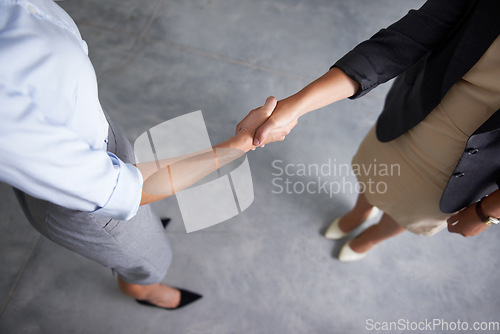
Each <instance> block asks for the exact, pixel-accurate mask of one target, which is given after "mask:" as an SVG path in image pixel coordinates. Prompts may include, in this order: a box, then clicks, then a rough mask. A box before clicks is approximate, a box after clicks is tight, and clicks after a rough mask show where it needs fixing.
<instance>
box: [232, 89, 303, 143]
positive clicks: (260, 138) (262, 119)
mask: <svg viewBox="0 0 500 334" xmlns="http://www.w3.org/2000/svg"><path fill="white" fill-rule="evenodd" d="M299 116H300V109H299V108H298V106H297V105H296V104H295V103H293V102H290V101H288V100H287V99H285V100H281V101H279V102H278V101H277V100H276V98H274V97H273V96H270V97H268V98H267V100H266V103H265V104H264V105H263V106H262V107H259V108H256V109H253V110H252V111H250V112H249V113H248V115H247V116H246V117H245V118H244V119H243V120H242V121H241V122H240V123H238V125H237V126H236V135H241V133H242V132H243V133H244V134H246V135H247V136H249V137H251V138H252V146H253V147H252V149H255V147H259V146H260V147H263V146H264V145H265V144H268V143H272V142H275V141H282V140H283V139H285V136H286V135H288V134H289V133H290V131H291V130H292V129H293V128H294V127H295V125H297V120H298V117H299Z"/></svg>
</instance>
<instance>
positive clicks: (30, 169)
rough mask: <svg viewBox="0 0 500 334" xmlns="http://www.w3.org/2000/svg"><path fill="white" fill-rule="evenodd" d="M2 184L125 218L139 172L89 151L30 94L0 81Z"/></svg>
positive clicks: (133, 208) (132, 210) (136, 194)
mask: <svg viewBox="0 0 500 334" xmlns="http://www.w3.org/2000/svg"><path fill="white" fill-rule="evenodd" d="M0 113H1V117H2V121H1V122H0V181H4V182H6V183H8V184H10V185H12V186H13V187H16V188H18V189H20V190H22V191H24V192H26V193H27V194H30V195H32V196H34V197H37V198H41V199H44V200H47V201H50V202H53V203H55V204H58V205H61V206H64V207H67V208H70V209H75V210H81V211H87V212H95V213H98V214H101V215H104V216H107V217H111V218H115V219H120V220H128V219H130V218H132V217H133V216H134V215H135V214H136V212H137V209H138V207H139V204H140V200H141V194H142V193H141V190H142V182H143V180H142V176H141V173H140V171H139V170H138V169H137V168H136V167H135V166H133V165H131V164H126V163H124V162H123V161H121V160H120V159H118V158H117V157H116V156H115V155H114V154H112V153H110V152H106V151H104V150H98V149H92V148H91V147H90V146H89V144H88V143H86V142H85V141H83V140H81V139H80V138H79V137H78V136H77V135H76V134H75V133H74V132H72V131H71V130H69V129H68V128H67V127H65V126H64V125H63V124H59V123H54V122H52V121H50V120H49V119H47V118H46V117H44V115H43V113H41V112H40V111H39V110H37V105H36V103H35V102H34V101H33V99H32V98H31V97H30V92H29V91H28V92H21V91H18V90H12V89H9V88H8V87H7V86H6V85H2V83H1V82H0Z"/></svg>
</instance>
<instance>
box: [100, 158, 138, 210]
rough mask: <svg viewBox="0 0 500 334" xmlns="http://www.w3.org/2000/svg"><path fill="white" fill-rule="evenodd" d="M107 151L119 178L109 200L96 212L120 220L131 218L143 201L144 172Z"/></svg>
mask: <svg viewBox="0 0 500 334" xmlns="http://www.w3.org/2000/svg"><path fill="white" fill-rule="evenodd" d="M107 153H108V155H109V157H110V159H111V161H112V162H113V166H114V168H115V169H118V170H119V173H118V178H117V180H116V186H115V189H113V193H112V194H111V196H110V198H109V199H108V202H107V203H106V204H105V205H104V206H103V207H101V208H99V209H97V210H95V211H94V213H97V214H100V215H103V216H106V217H110V218H114V219H118V220H129V219H130V218H132V217H134V216H135V215H136V214H137V210H138V209H139V205H140V203H141V197H142V183H143V179H142V174H141V172H140V171H139V169H137V168H136V167H135V166H133V165H132V164H127V163H124V162H123V161H121V160H120V159H118V157H117V156H116V155H114V154H113V153H111V152H107Z"/></svg>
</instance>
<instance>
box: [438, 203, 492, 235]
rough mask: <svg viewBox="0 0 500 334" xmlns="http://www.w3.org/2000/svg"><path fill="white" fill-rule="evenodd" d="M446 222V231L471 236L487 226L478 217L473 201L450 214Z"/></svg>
mask: <svg viewBox="0 0 500 334" xmlns="http://www.w3.org/2000/svg"><path fill="white" fill-rule="evenodd" d="M446 222H447V223H448V231H450V232H451V233H458V234H461V235H463V236H464V237H473V236H475V235H478V234H479V233H481V232H483V231H484V230H486V229H487V228H488V225H486V224H485V223H483V222H482V221H481V219H479V217H478V215H477V213H476V204H475V203H474V204H472V205H469V206H468V207H467V208H465V209H463V210H462V211H459V212H458V213H456V214H454V215H452V216H450V217H449V218H448V219H447V220H446Z"/></svg>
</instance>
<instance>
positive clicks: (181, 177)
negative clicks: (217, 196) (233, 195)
mask: <svg viewBox="0 0 500 334" xmlns="http://www.w3.org/2000/svg"><path fill="white" fill-rule="evenodd" d="M251 143H252V138H251V137H250V136H249V135H248V134H245V133H241V134H239V135H236V136H233V137H231V138H230V139H228V140H226V141H224V142H222V143H220V144H218V145H216V146H214V147H212V148H209V149H206V150H203V151H200V152H197V153H193V154H189V155H186V156H184V157H183V158H181V159H179V158H173V159H164V160H160V161H155V162H146V163H138V164H136V167H137V168H138V169H139V171H141V174H142V176H143V188H142V197H141V205H145V204H149V203H151V202H155V201H158V200H161V199H163V198H166V197H169V196H171V195H174V194H175V193H177V192H179V191H181V190H183V189H185V188H187V187H189V186H190V185H192V184H194V183H196V182H197V181H199V180H201V179H202V178H204V177H205V176H207V175H209V174H210V173H212V172H214V171H215V170H217V169H218V168H220V167H222V166H224V165H226V164H228V163H230V162H231V161H234V160H235V159H237V158H239V157H241V156H242V155H243V154H245V153H246V152H248V150H250V149H251V148H252V144H251Z"/></svg>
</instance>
